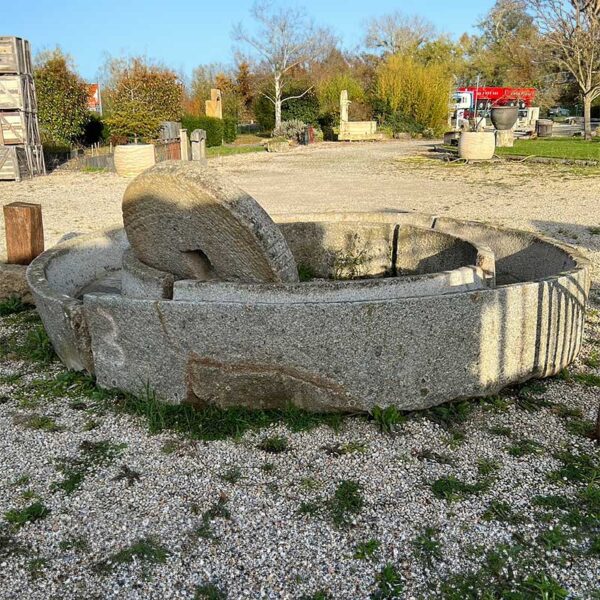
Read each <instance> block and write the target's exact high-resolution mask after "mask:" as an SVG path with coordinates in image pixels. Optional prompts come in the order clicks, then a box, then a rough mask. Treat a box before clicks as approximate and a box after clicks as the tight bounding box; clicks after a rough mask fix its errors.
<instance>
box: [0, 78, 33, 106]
mask: <svg viewBox="0 0 600 600" xmlns="http://www.w3.org/2000/svg"><path fill="white" fill-rule="evenodd" d="M0 110H24V111H27V112H35V111H36V110H37V103H36V98H35V85H34V83H33V77H32V76H31V75H1V76H0Z"/></svg>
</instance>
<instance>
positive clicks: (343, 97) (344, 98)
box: [340, 90, 350, 123]
mask: <svg viewBox="0 0 600 600" xmlns="http://www.w3.org/2000/svg"><path fill="white" fill-rule="evenodd" d="M348 106H350V100H348V90H342V92H341V94H340V123H347V122H348V120H349V119H348Z"/></svg>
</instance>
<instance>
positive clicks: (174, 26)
mask: <svg viewBox="0 0 600 600" xmlns="http://www.w3.org/2000/svg"><path fill="white" fill-rule="evenodd" d="M277 1H278V2H279V1H281V0H277ZM283 1H285V0H283ZM1 3H2V5H3V6H2V9H1V11H0V13H1V15H2V22H1V23H0V35H17V36H20V37H25V38H27V39H29V41H30V42H31V44H32V47H33V50H34V52H37V51H38V50H43V49H48V48H54V47H55V46H57V45H59V46H60V47H61V48H62V49H63V50H64V51H66V52H68V53H69V54H71V56H73V58H74V59H75V63H76V64H77V67H78V69H79V71H80V73H81V75H82V76H83V77H84V78H86V79H87V80H88V81H93V80H95V79H96V77H97V74H98V69H99V67H100V66H101V65H102V63H103V62H104V60H105V57H106V54H107V53H108V54H111V55H119V54H127V55H129V54H133V55H135V54H145V55H146V56H148V57H151V58H154V59H157V60H159V61H161V62H164V63H165V64H167V65H168V66H170V67H172V68H174V69H177V70H181V71H182V72H183V73H184V74H186V75H189V74H191V71H192V70H193V68H194V67H195V66H196V65H198V64H204V63H211V62H220V63H230V62H232V47H233V43H232V40H231V29H232V26H233V24H235V23H237V22H239V21H244V20H245V21H246V22H247V26H248V28H251V25H252V24H251V21H250V20H249V19H248V14H249V9H250V7H251V6H252V4H253V0H216V1H215V0H170V1H169V0H166V1H165V0H160V1H159V0H99V1H90V0H87V1H84V0H59V1H57V0H34V1H33V2H32V3H30V4H29V5H28V8H27V10H25V9H24V8H23V2H22V1H18V0H15V1H9V0H1ZM493 3H494V2H493V0H476V1H474V2H452V1H451V0H421V2H416V1H414V0H412V1H411V0H396V1H393V0H374V1H372V2H365V0H343V1H339V0H336V1H328V0H304V1H299V2H296V4H297V5H300V6H304V7H305V8H306V10H307V12H308V13H309V14H310V15H312V16H313V17H314V18H315V19H316V20H317V21H318V22H319V23H320V24H322V25H328V26H330V27H331V28H332V29H333V31H334V32H335V33H336V34H337V35H338V36H339V37H340V38H341V40H342V44H343V46H344V47H345V48H348V49H352V48H355V47H356V46H357V45H358V44H359V43H360V40H361V37H362V31H363V28H362V26H363V24H364V22H365V20H367V19H368V18H369V17H372V16H379V15H383V14H386V13H389V12H393V11H395V10H400V11H402V12H404V13H406V14H419V15H421V16H423V17H426V18H427V19H429V20H430V21H432V22H433V23H434V24H435V25H436V26H437V27H438V28H439V29H440V30H441V31H443V32H445V33H449V34H451V35H454V36H459V35H460V34H461V33H463V32H465V31H472V29H473V25H474V24H475V23H476V22H477V21H478V20H479V18H480V17H481V16H482V15H484V14H485V13H486V12H487V11H488V10H489V8H490V7H491V6H492V5H493Z"/></svg>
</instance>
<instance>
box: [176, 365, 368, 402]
mask: <svg viewBox="0 0 600 600" xmlns="http://www.w3.org/2000/svg"><path fill="white" fill-rule="evenodd" d="M186 385H187V390H188V394H187V399H188V401H189V402H192V403H194V404H198V405H201V406H202V405H204V406H206V405H216V406H220V407H221V408H228V407H231V406H246V407H248V408H256V409H272V408H285V407H286V406H288V405H290V404H292V405H294V406H297V407H298V408H302V409H305V410H312V411H323V410H329V411H331V410H332V409H333V410H338V411H340V412H346V411H347V412H354V411H355V410H356V406H357V402H356V401H355V400H354V399H353V398H352V397H351V396H350V395H349V394H348V393H347V392H346V390H345V388H344V386H342V385H340V384H338V383H335V382H334V381H332V380H330V379H328V378H326V377H323V376H321V375H317V374H314V373H309V372H306V371H301V370H299V369H296V368H294V367H287V366H281V365H273V364H264V363H255V362H223V361H219V360H216V359H214V358H210V357H200V356H198V355H197V354H195V353H191V354H190V355H189V359H188V362H187V368H186Z"/></svg>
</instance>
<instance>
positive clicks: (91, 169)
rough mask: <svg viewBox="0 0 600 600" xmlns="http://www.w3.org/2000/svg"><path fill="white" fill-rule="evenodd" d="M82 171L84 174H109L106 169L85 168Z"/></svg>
mask: <svg viewBox="0 0 600 600" xmlns="http://www.w3.org/2000/svg"><path fill="white" fill-rule="evenodd" d="M80 171H81V172H82V173H107V170H106V169H105V168H104V167H83V168H82V169H80Z"/></svg>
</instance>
